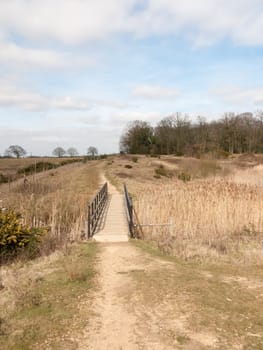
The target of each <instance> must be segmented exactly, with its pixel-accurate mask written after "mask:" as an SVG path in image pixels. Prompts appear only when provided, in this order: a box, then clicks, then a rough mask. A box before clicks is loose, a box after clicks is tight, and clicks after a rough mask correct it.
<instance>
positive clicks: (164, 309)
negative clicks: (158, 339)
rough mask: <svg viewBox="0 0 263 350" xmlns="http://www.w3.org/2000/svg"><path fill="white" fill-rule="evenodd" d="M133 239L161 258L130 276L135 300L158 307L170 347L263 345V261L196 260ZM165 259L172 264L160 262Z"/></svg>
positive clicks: (165, 339)
mask: <svg viewBox="0 0 263 350" xmlns="http://www.w3.org/2000/svg"><path fill="white" fill-rule="evenodd" d="M132 244H133V245H135V247H136V248H138V249H140V250H142V251H143V252H144V253H146V254H148V255H150V256H154V258H158V259H159V261H160V263H159V265H158V266H157V267H156V266H155V267H154V268H152V269H148V270H145V271H144V273H143V274H142V273H141V274H138V273H137V274H136V273H131V277H132V278H133V280H134V283H135V285H134V295H136V300H135V302H136V303H138V304H141V305H146V306H147V308H149V310H152V312H153V313H154V312H156V313H157V316H158V317H157V320H158V321H157V322H158V323H159V325H160V326H161V327H162V334H160V336H163V337H164V341H165V342H166V344H167V347H168V345H169V346H171V345H173V346H175V345H176V348H177V346H179V348H182V349H188V348H195V349H210V348H213V349H235V348H237V349H258V350H259V349H262V347H263V331H262V330H263V313H262V308H261V307H260V305H261V302H260V300H261V299H262V287H263V278H262V270H261V268H260V266H259V267H256V268H254V267H251V266H245V267H244V266H239V267H237V266H231V265H229V264H222V263H220V264H218V263H203V264H202V265H199V264H198V265H197V264H195V263H193V262H185V260H182V259H180V258H178V257H176V258H175V257H171V256H163V255H162V254H161V253H160V251H159V250H158V249H157V248H156V247H154V246H153V245H152V244H151V243H147V242H143V241H135V242H132ZM163 260H164V261H167V263H168V265H167V264H164V263H161V262H162V261H163ZM135 290H136V292H135ZM131 293H133V292H132V291H131ZM174 319H176V320H177V322H176V323H174ZM179 321H180V322H179ZM137 322H140V320H137ZM155 328H158V324H155ZM163 330H165V332H164V331H163ZM169 330H170V331H169ZM174 341H175V342H174Z"/></svg>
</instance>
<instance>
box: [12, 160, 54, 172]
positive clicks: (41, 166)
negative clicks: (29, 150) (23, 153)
mask: <svg viewBox="0 0 263 350" xmlns="http://www.w3.org/2000/svg"><path fill="white" fill-rule="evenodd" d="M58 166H59V165H58V164H55V163H50V162H37V163H36V164H30V165H28V166H27V167H25V168H21V169H19V170H18V171H17V173H18V174H25V175H31V174H34V173H40V172H42V171H46V170H50V169H55V168H57V167H58Z"/></svg>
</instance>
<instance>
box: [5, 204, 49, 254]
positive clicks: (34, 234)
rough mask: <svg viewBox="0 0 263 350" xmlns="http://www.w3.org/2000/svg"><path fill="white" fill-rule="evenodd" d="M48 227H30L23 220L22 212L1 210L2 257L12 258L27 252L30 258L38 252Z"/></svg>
mask: <svg viewBox="0 0 263 350" xmlns="http://www.w3.org/2000/svg"><path fill="white" fill-rule="evenodd" d="M46 232H47V229H46V228H35V227H34V228H32V227H31V228H30V227H28V226H26V225H23V224H22V222H21V214H19V213H16V212H15V211H14V210H12V209H9V210H7V211H4V210H2V209H1V210H0V258H1V259H2V258H3V259H4V260H5V259H10V258H14V257H16V256H18V255H19V254H20V253H22V252H25V253H26V255H27V257H28V258H33V257H35V256H36V255H37V253H38V245H39V243H40V241H41V237H42V236H43V235H44V234H45V233H46Z"/></svg>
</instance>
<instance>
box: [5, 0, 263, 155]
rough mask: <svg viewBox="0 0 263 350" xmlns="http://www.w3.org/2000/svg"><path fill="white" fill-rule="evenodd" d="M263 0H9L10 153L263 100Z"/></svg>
mask: <svg viewBox="0 0 263 350" xmlns="http://www.w3.org/2000/svg"><path fill="white" fill-rule="evenodd" d="M262 33H263V1H262V0H184V1H182V0H96V1H94V0H45V1H43V0H0V154H3V153H4V151H5V149H7V148H8V146H10V145H13V144H18V145H21V146H22V147H24V148H25V149H26V151H27V152H28V154H29V155H30V154H32V155H51V154H52V151H53V149H54V148H55V147H57V146H61V147H63V148H64V149H68V148H69V147H76V148H77V149H78V151H79V153H80V154H85V153H86V152H87V149H88V147H89V146H95V147H97V148H98V150H99V153H115V152H118V151H119V139H120V135H121V134H122V133H123V131H124V130H125V128H126V127H127V125H128V123H130V122H132V121H134V120H145V121H147V122H149V123H151V124H152V125H155V124H156V123H157V122H158V121H160V120H161V119H162V118H164V117H166V116H169V115H171V114H173V113H176V112H181V113H187V114H189V116H190V118H191V119H192V120H195V119H196V117H197V116H199V115H200V116H204V117H205V118H206V119H207V120H208V121H210V120H213V119H218V118H220V117H221V116H222V115H223V114H224V113H225V112H235V113H241V112H247V111H251V112H256V111H258V110H262V109H263V35H262Z"/></svg>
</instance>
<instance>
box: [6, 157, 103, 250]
mask: <svg viewBox="0 0 263 350" xmlns="http://www.w3.org/2000/svg"><path fill="white" fill-rule="evenodd" d="M3 161H4V160H3ZM65 162H72V160H70V159H65ZM37 169H40V170H42V166H40V167H37ZM20 171H22V172H23V171H25V169H22V170H20ZM31 171H33V174H35V166H33V167H31V166H30V167H29V168H26V172H27V174H28V177H27V179H26V181H14V182H11V183H9V185H8V186H5V185H4V184H3V185H2V187H1V205H2V207H4V208H13V209H14V211H15V212H18V213H21V215H22V219H23V225H24V226H25V227H27V228H32V230H33V229H37V230H38V229H42V228H43V227H48V228H49V231H48V232H47V234H46V235H45V236H44V237H43V240H42V241H41V245H40V246H39V249H40V251H39V253H40V254H43V255H47V254H50V252H52V251H54V250H56V249H58V248H61V247H62V246H63V245H64V244H66V243H67V242H69V241H78V240H80V239H81V238H83V237H85V230H86V210H87V202H88V200H89V198H90V197H91V196H92V195H93V193H94V191H95V190H96V189H97V187H98V181H99V179H98V176H97V174H98V173H97V172H98V170H97V169H96V168H95V167H93V166H92V165H91V166H90V165H89V164H87V165H86V164H81V165H75V164H72V165H70V171H64V170H63V169H62V168H53V171H51V172H47V173H46V174H41V176H39V175H38V176H32V177H30V174H31Z"/></svg>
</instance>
